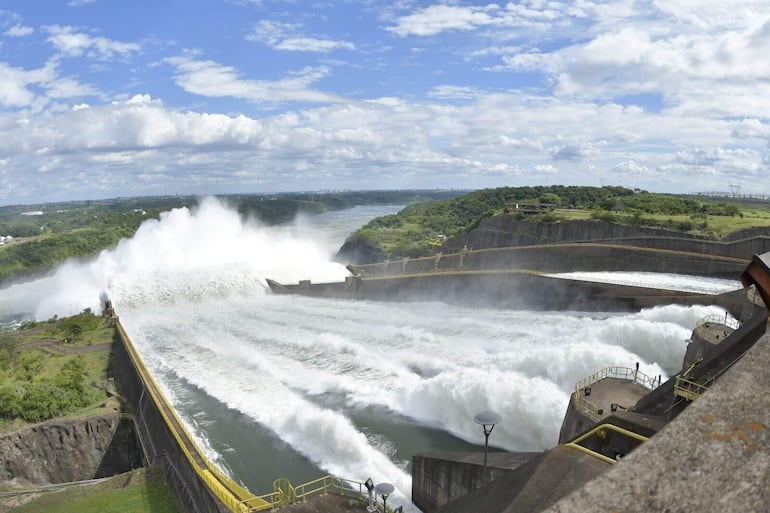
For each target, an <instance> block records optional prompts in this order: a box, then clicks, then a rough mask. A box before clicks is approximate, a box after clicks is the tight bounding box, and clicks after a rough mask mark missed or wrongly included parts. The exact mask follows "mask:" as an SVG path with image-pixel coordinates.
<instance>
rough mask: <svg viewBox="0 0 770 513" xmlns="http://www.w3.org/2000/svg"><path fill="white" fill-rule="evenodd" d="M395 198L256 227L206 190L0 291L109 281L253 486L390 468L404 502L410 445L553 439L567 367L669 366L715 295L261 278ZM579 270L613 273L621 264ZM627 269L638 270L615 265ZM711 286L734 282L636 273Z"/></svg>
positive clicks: (187, 404)
mask: <svg viewBox="0 0 770 513" xmlns="http://www.w3.org/2000/svg"><path fill="white" fill-rule="evenodd" d="M394 210H396V208H394V207H391V208H386V207H359V208H357V209H352V210H350V211H346V212H337V213H332V214H324V215H322V216H317V217H314V218H308V219H304V220H301V221H299V222H298V223H295V224H294V225H292V226H286V227H279V228H268V227H264V226H260V225H259V224H258V223H255V222H250V223H243V222H242V221H241V220H240V219H239V218H238V216H237V214H235V213H234V212H231V211H228V210H227V209H225V208H224V207H223V206H221V205H219V204H218V203H216V202H214V201H206V202H204V203H203V204H202V206H201V207H200V208H199V209H196V210H195V211H192V212H190V211H188V210H186V209H181V210H175V211H172V212H171V213H168V214H166V215H164V216H163V218H162V219H161V220H160V221H156V222H149V223H145V224H144V225H142V227H141V228H140V229H139V231H138V232H137V234H136V235H135V236H134V237H133V238H132V239H131V240H127V241H124V242H122V243H121V244H120V245H119V246H118V247H117V248H116V249H114V250H112V251H105V252H103V253H102V254H101V255H100V256H99V258H97V259H95V260H94V261H92V262H86V263H70V264H67V265H65V266H63V267H62V268H61V269H60V270H59V271H58V272H57V273H56V275H55V276H54V277H52V278H47V279H45V280H39V281H37V282H32V283H27V284H23V285H17V286H15V287H10V288H7V289H5V290H3V291H1V292H2V297H1V298H0V308H5V309H6V310H7V311H16V312H19V311H21V312H33V313H34V314H35V315H36V316H37V317H39V318H45V317H48V316H50V315H53V314H60V315H66V314H68V313H72V312H73V311H80V310H82V309H83V308H85V307H91V308H94V309H98V307H99V299H98V298H99V294H100V293H101V292H102V291H107V292H108V294H109V295H110V296H111V297H112V298H113V301H114V302H115V305H116V308H117V310H118V313H119V314H120V317H121V320H122V322H123V324H124V325H125V327H126V329H127V330H128V332H129V334H130V335H131V337H132V340H133V341H134V343H135V344H136V345H137V347H138V349H139V352H140V354H141V355H142V357H143V358H144V359H145V361H146V363H147V365H148V366H149V367H150V369H151V370H152V372H153V373H154V374H155V376H156V377H157V379H158V381H159V382H160V384H161V386H162V388H163V389H164V391H165V393H166V394H167V395H168V397H169V399H170V400H171V402H172V403H173V404H174V405H175V407H176V408H177V409H178V411H179V413H180V416H181V417H182V418H183V420H184V421H185V422H186V423H187V424H188V427H189V428H190V431H191V432H192V433H193V434H194V436H195V437H196V438H197V439H198V442H199V443H200V444H201V446H202V447H203V448H204V450H205V451H206V452H207V453H208V454H209V456H210V457H211V459H212V460H214V461H216V462H218V463H219V464H220V465H221V466H222V467H224V468H225V469H227V470H228V471H229V472H231V473H232V475H233V476H234V477H235V478H236V480H238V481H241V482H242V483H244V484H245V485H246V486H247V487H248V488H250V489H251V490H252V491H254V492H256V493H265V492H267V491H269V490H271V488H272V481H273V480H274V479H275V478H278V477H287V478H289V479H290V480H291V481H293V482H294V483H301V482H305V481H308V480H311V479H314V478H316V477H319V476H320V475H322V474H325V473H332V474H335V475H339V476H342V477H346V478H351V479H355V480H360V481H363V480H365V479H366V478H367V477H372V478H373V479H374V481H375V482H379V481H390V482H392V483H393V484H394V485H395V486H396V488H397V493H396V494H395V495H394V500H393V504H394V505H395V504H405V505H406V506H407V509H410V508H411V506H410V504H409V503H408V497H409V496H410V490H411V480H410V476H409V462H410V459H411V456H412V455H413V454H415V453H417V452H422V451H427V450H475V449H476V448H477V447H478V444H480V443H483V434H482V432H481V429H480V428H479V426H477V425H475V424H474V423H473V421H472V417H473V414H475V413H477V412H479V411H481V410H487V409H492V410H495V411H497V412H499V413H500V414H501V415H502V417H503V421H502V422H501V424H500V425H499V426H498V427H496V428H495V431H494V433H493V435H492V437H491V438H490V444H491V445H493V446H495V447H499V448H503V449H507V450H528V451H532V450H543V449H546V448H548V447H550V446H552V445H554V444H555V443H556V441H557V438H558V431H559V427H560V424H561V419H562V416H563V414H564V410H565V408H566V405H567V402H568V400H569V394H570V391H571V389H572V387H573V386H574V383H575V381H577V380H578V379H580V378H582V377H584V376H586V375H588V374H591V373H593V372H594V371H596V370H598V369H600V368H602V367H605V366H608V365H625V366H630V367H633V365H634V364H635V362H640V364H641V369H642V370H643V371H644V372H645V373H647V374H649V375H653V376H657V375H658V374H662V375H663V376H664V377H665V376H667V375H670V374H672V373H674V372H675V371H676V370H678V368H679V366H680V365H681V360H682V356H683V355H684V351H685V348H686V342H685V341H686V340H687V339H688V338H689V335H690V332H691V330H692V328H693V327H694V325H695V322H696V321H697V320H698V319H700V318H702V317H703V316H705V315H707V314H709V313H721V312H722V311H721V310H719V309H716V308H713V307H680V306H665V307H658V308H653V309H648V310H643V311H641V312H638V313H631V314H619V313H596V312H593V313H586V312H576V311H567V312H530V311H519V310H504V309H497V310H496V309H481V308H472V307H461V306H456V305H447V304H442V303H438V302H430V303H429V302H418V303H393V302H387V303H386V302H374V301H352V300H339V299H319V298H310V297H300V296H273V295H272V294H270V293H269V291H268V290H267V289H266V286H265V282H264V279H265V278H266V277H269V278H274V279H276V280H278V281H284V282H296V281H297V280H299V279H303V278H310V279H312V280H313V281H336V280H341V279H343V277H344V276H346V275H347V271H346V270H345V268H344V267H342V266H341V265H339V264H335V263H333V262H332V261H331V255H332V254H333V252H334V250H336V248H338V247H339V245H340V244H341V242H342V240H343V239H344V237H345V235H347V234H348V233H350V232H351V231H352V230H353V229H355V228H356V227H358V226H360V225H361V224H363V223H364V222H365V221H366V220H367V219H368V218H370V217H373V216H377V215H382V214H384V213H388V212H392V211H394ZM591 279H604V280H617V279H619V277H618V275H616V274H609V273H600V274H599V275H596V274H592V276H591ZM620 279H627V280H629V279H630V280H631V282H632V283H635V284H638V283H639V282H640V280H642V278H640V277H638V276H634V275H631V276H630V277H629V276H627V277H625V278H622V277H621V278H620ZM672 281H679V282H686V283H687V286H688V287H691V288H692V287H696V288H698V287H699V288H701V289H708V290H709V291H713V290H714V287H718V288H719V291H722V290H726V289H730V288H735V287H737V286H738V285H737V283H736V282H726V283H717V282H714V281H713V280H704V279H699V278H682V277H671V276H670V275H666V276H656V275H645V276H644V282H645V283H647V284H648V285H650V286H655V285H656V284H670V283H671V282H672Z"/></svg>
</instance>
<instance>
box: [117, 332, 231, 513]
mask: <svg viewBox="0 0 770 513" xmlns="http://www.w3.org/2000/svg"><path fill="white" fill-rule="evenodd" d="M126 343H127V341H126V340H125V339H124V337H123V335H122V334H121V331H120V330H118V331H117V332H116V339H115V343H114V344H113V355H112V359H111V372H112V375H113V376H114V377H115V383H116V385H117V386H118V390H119V392H120V394H121V395H122V396H123V397H124V398H125V399H126V400H127V401H128V402H129V403H131V404H132V405H134V406H135V409H136V412H135V422H136V427H137V431H138V434H139V439H140V441H141V443H142V446H143V449H144V451H145V454H146V457H147V459H148V461H149V462H150V463H151V464H154V465H161V466H162V467H163V469H164V471H165V477H166V484H167V486H168V488H169V490H170V492H171V495H172V497H173V498H174V502H175V503H176V506H177V508H178V509H179V511H184V512H193V513H228V512H229V511H230V510H229V509H228V508H227V507H225V506H224V505H223V504H222V503H221V502H220V501H219V500H217V498H216V497H215V496H214V495H213V494H212V493H211V491H210V489H209V488H208V487H207V486H206V484H205V483H203V482H202V481H201V480H200V479H199V477H198V474H197V473H196V471H195V469H194V468H193V465H192V464H191V463H190V461H189V460H188V459H187V457H186V456H185V454H184V451H183V449H182V447H180V445H179V443H178V441H177V438H176V437H175V436H174V433H173V432H172V431H171V428H170V427H169V425H168V424H167V422H166V420H165V419H164V417H163V415H162V413H161V411H160V409H159V406H158V404H157V403H156V402H155V401H154V400H153V398H152V396H151V394H150V392H149V390H148V386H147V384H146V383H145V382H144V381H143V380H142V378H141V377H140V372H139V370H138V368H137V365H136V363H135V362H134V360H133V359H132V358H131V357H130V356H129V352H128V350H127V346H126ZM128 343H130V341H129V342H128Z"/></svg>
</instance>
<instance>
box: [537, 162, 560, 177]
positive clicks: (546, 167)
mask: <svg viewBox="0 0 770 513" xmlns="http://www.w3.org/2000/svg"><path fill="white" fill-rule="evenodd" d="M533 170H534V171H535V173H540V174H545V175H555V174H558V173H559V170H558V169H556V168H555V167H553V166H552V165H550V164H538V165H536V166H535V167H534V168H533Z"/></svg>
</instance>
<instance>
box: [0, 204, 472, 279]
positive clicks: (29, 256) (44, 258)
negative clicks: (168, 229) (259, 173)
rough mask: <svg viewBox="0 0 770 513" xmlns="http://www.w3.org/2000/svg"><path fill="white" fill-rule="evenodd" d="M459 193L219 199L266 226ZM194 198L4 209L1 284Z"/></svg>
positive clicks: (0, 212) (100, 244) (90, 249)
mask: <svg viewBox="0 0 770 513" xmlns="http://www.w3.org/2000/svg"><path fill="white" fill-rule="evenodd" d="M458 194H460V192H456V191H366V192H341V193H324V194H281V195H271V196H264V195H233V196H223V197H221V198H220V199H222V200H223V201H225V202H226V203H228V204H230V205H232V206H233V207H234V208H236V209H237V210H238V211H239V212H240V213H241V215H242V216H243V217H244V218H247V217H254V218H259V219H260V220H261V221H262V222H264V223H267V224H279V223H284V222H287V221H291V220H292V219H294V217H295V216H296V215H297V214H298V213H300V212H305V213H309V214H317V213H321V212H325V211H328V210H338V209H343V208H350V207H353V206H356V205H377V204H391V205H400V204H407V203H412V202H415V201H425V200H431V199H443V198H450V197H454V196H456V195H458ZM197 201H198V200H197V198H195V197H192V196H163V197H144V198H122V199H115V200H104V201H74V202H65V203H46V204H41V205H13V206H7V207H0V236H3V237H7V236H11V237H13V242H12V243H10V244H7V245H5V246H0V282H2V281H4V280H8V279H10V278H16V277H23V276H28V275H31V274H33V273H38V272H45V271H48V270H49V269H51V268H53V267H54V266H56V265H58V264H60V263H62V262H64V261H65V260H67V259H69V258H82V257H88V256H92V255H95V254H97V253H98V252H99V251H101V250H102V249H105V248H109V247H111V246H114V245H115V244H117V243H118V242H119V241H120V239H123V238H127V237H131V236H132V235H133V234H134V233H135V232H136V230H137V228H138V227H139V225H140V224H141V223H142V222H144V221H145V220H147V219H158V218H159V216H160V213H161V212H164V211H168V210H171V209H173V208H179V207H184V206H194V205H196V204H197Z"/></svg>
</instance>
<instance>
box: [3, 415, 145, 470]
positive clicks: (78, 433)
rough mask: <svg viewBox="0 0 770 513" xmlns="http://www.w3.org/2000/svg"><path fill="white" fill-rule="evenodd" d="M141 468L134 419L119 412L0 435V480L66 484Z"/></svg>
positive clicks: (49, 423) (47, 424)
mask: <svg viewBox="0 0 770 513" xmlns="http://www.w3.org/2000/svg"><path fill="white" fill-rule="evenodd" d="M140 466H142V456H141V451H140V448H139V444H138V441H137V438H136V434H135V432H134V428H133V423H132V422H131V421H130V420H127V419H121V418H120V416H119V414H118V412H114V413H108V414H103V415H99V416H94V417H88V418H85V419H76V420H55V421H49V422H45V423H42V424H37V425H35V426H31V427H28V428H25V429H22V430H20V431H16V432H13V433H8V434H5V435H2V436H0V482H2V481H10V480H12V479H18V480H21V481H26V482H29V483H34V484H40V485H45V484H55V483H65V482H70V481H82V480H85V479H94V478H100V477H107V476H111V475H114V474H116V473H120V472H127V471H129V470H131V469H133V468H137V467H140Z"/></svg>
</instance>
